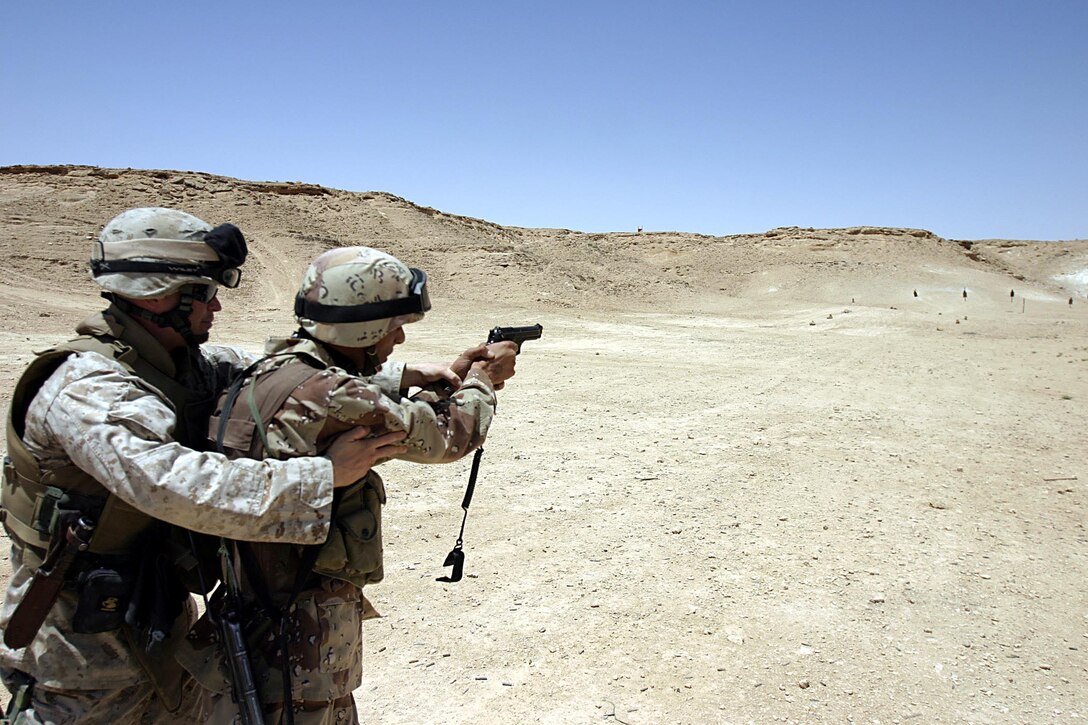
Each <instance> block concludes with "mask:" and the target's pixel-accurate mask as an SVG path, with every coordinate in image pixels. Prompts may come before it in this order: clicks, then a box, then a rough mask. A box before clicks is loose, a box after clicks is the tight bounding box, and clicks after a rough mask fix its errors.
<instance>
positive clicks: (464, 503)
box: [436, 324, 544, 584]
mask: <svg viewBox="0 0 1088 725" xmlns="http://www.w3.org/2000/svg"><path fill="white" fill-rule="evenodd" d="M543 334H544V327H543V325H539V324H538V325H528V326H526V327H492V328H491V332H489V333H488V335H487V344H488V345H491V344H493V343H496V342H512V343H514V344H515V345H517V346H518V352H519V353H520V352H521V344H522V343H523V342H527V341H529V340H539V339H540V337H541V335H543ZM483 455H484V449H483V447H482V446H481V447H480V448H477V449H476V455H475V457H474V458H473V459H472V472H471V473H470V474H469V477H468V486H466V487H465V497H464V498H463V499H462V500H461V508H462V509H464V510H465V515H464V516H463V517H462V518H461V532H460V533H459V534H457V543H456V544H454V545H453V549H452V550H451V551H450V553H448V554H446V559H445V561H443V562H442V566H452V567H453V570H452V571H451V572H450V574H449V576H440V577H438V579H437V580H436V581H440V582H445V583H446V584H453V583H454V582H459V581H461V577H462V576H464V573H465V551H464V538H465V522H466V521H468V507H469V504H471V503H472V494H473V492H474V491H475V490H476V475H477V474H478V473H479V472H480V459H481V458H482V457H483Z"/></svg>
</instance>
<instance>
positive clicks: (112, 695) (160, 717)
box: [0, 669, 202, 725]
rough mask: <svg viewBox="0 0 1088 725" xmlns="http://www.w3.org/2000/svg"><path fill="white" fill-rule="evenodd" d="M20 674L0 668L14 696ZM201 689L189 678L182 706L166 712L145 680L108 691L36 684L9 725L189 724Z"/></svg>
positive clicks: (194, 716)
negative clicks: (56, 688)
mask: <svg viewBox="0 0 1088 725" xmlns="http://www.w3.org/2000/svg"><path fill="white" fill-rule="evenodd" d="M20 674H21V673H16V672H14V671H12V670H7V669H3V670H0V677H2V678H3V681H4V685H5V686H6V687H7V688H8V690H9V691H10V692H11V693H12V695H13V696H14V695H15V694H16V692H17V690H18V689H19V687H20V685H21V684H22V683H21V681H20V677H19V675H20ZM201 701H202V688H201V687H200V686H199V685H198V684H197V682H196V680H195V679H193V678H192V677H187V680H186V682H185V683H184V684H183V685H182V701H181V707H180V708H178V710H177V712H175V713H168V712H166V710H165V709H164V708H163V706H162V702H161V701H160V700H159V698H158V697H157V696H156V695H155V691H154V689H153V688H152V687H151V685H150V684H149V683H147V682H143V683H139V684H135V685H129V686H128V687H119V688H116V689H111V690H54V689H51V688H46V687H42V686H41V685H39V684H35V685H34V686H33V688H32V690H31V695H30V701H29V703H28V705H29V707H28V708H27V709H24V710H22V711H21V712H18V713H11V719H10V721H9V722H10V723H11V725H46V724H48V725H69V724H73V725H74V724H75V723H79V724H80V725H96V724H97V723H101V724H102V725H151V724H152V723H154V724H155V725H158V724H159V723H162V724H164V725H165V724H168V723H169V724H173V723H177V724H178V725H183V724H184V725H191V723H194V722H200V720H199V719H198V715H199V713H200V706H201Z"/></svg>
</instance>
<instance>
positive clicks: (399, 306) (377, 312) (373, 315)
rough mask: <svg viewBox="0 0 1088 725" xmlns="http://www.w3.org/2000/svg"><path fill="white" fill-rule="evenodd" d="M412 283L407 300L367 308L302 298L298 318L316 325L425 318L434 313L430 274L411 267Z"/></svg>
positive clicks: (374, 303)
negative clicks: (428, 279) (419, 316)
mask: <svg viewBox="0 0 1088 725" xmlns="http://www.w3.org/2000/svg"><path fill="white" fill-rule="evenodd" d="M411 270H412V282H411V283H410V284H409V285H408V296H407V297H399V298H397V299H395V300H383V301H381V302H370V303H367V304H365V305H350V306H346V307H341V306H338V305H323V304H321V303H320V302H311V301H310V300H307V299H305V298H304V297H302V296H298V297H295V315H296V316H298V317H304V318H306V319H307V320H313V321H314V322H332V323H337V322H371V321H373V320H385V319H389V318H392V317H398V316H400V315H412V314H422V313H424V312H426V311H427V310H429V309H431V297H430V295H429V294H428V293H427V273H426V272H424V271H423V270H422V269H416V268H415V267H411Z"/></svg>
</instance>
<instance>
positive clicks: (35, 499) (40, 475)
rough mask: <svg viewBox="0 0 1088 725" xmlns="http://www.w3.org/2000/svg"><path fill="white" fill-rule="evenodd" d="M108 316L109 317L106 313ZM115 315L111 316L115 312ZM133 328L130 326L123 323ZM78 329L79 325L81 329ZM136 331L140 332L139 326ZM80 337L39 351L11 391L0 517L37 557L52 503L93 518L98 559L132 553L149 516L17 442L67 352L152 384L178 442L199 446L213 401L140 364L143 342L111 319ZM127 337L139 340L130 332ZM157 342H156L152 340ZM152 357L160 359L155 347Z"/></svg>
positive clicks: (73, 468) (75, 471)
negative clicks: (95, 357) (111, 364)
mask: <svg viewBox="0 0 1088 725" xmlns="http://www.w3.org/2000/svg"><path fill="white" fill-rule="evenodd" d="M110 314H111V315H113V314H116V313H113V311H111V312H110ZM118 316H119V315H118ZM129 324H130V325H135V324H137V323H135V322H134V321H130V322H129ZM83 327H86V326H83ZM141 330H142V329H141ZM87 331H88V332H89V333H90V334H84V335H81V336H80V337H77V338H75V339H73V340H70V341H69V342H67V343H65V344H63V345H60V346H58V347H55V348H52V349H50V350H46V351H45V352H43V353H40V354H39V355H38V356H37V357H36V358H35V359H34V361H33V362H31V364H30V366H29V367H28V368H27V370H26V371H25V372H24V373H23V375H22V377H21V378H20V379H19V382H18V383H17V384H16V386H15V391H14V393H13V394H12V400H11V408H10V409H9V412H8V420H7V449H8V457H7V458H6V459H5V461H4V483H3V486H2V488H0V516H2V517H3V520H4V527H5V529H6V530H7V533H8V535H9V536H10V537H11V539H12V540H13V541H14V542H16V543H17V544H20V545H22V546H23V547H24V548H27V547H30V548H31V549H35V550H37V551H36V552H35V553H37V554H39V556H40V554H41V552H43V551H44V550H45V549H46V548H47V547H48V545H49V539H50V536H51V534H52V531H51V527H52V526H53V525H54V524H55V517H54V516H53V511H54V509H55V508H56V507H58V506H67V507H70V508H78V509H80V510H81V511H83V510H85V509H87V510H88V511H87V512H88V513H91V514H92V515H94V517H95V518H96V519H97V521H98V525H97V527H96V529H95V532H94V536H93V538H92V539H91V543H90V548H89V551H90V552H91V553H92V554H100V555H124V554H129V553H132V549H133V545H134V542H135V541H136V540H137V539H138V537H139V536H140V535H141V534H142V533H144V532H145V531H146V530H147V529H148V528H149V527H150V526H151V524H152V522H153V521H154V519H153V518H152V517H150V516H148V515H147V514H145V513H143V512H141V511H139V510H137V509H135V508H133V507H132V506H130V505H128V504H127V503H125V502H124V501H122V500H121V499H120V498H119V497H117V496H114V495H111V494H110V492H109V490H107V489H106V488H105V487H104V486H103V485H102V484H101V483H99V482H98V481H97V480H96V479H95V478H94V477H93V476H91V475H90V474H88V473H86V472H84V471H83V470H81V469H79V468H77V467H76V466H75V465H74V464H69V465H66V466H63V467H61V468H57V469H52V470H43V469H42V468H41V467H40V466H39V465H38V461H37V460H36V459H35V458H34V456H33V455H32V454H31V453H30V451H29V450H27V448H26V446H25V445H24V443H23V440H22V439H23V435H24V434H25V431H26V414H27V411H28V409H29V408H30V403H31V401H32V400H33V399H34V396H35V395H37V393H38V391H39V389H40V388H41V386H42V385H43V384H44V383H45V381H46V380H47V379H48V378H49V377H50V376H51V375H52V374H53V373H54V372H56V370H57V368H58V367H60V365H61V363H63V362H64V361H65V360H66V359H67V358H68V356H69V355H72V354H73V353H76V352H95V353H98V354H100V355H102V356H104V357H107V358H110V359H111V360H114V361H116V362H117V363H119V364H120V365H121V366H122V367H124V368H125V369H126V370H128V371H129V372H130V373H132V374H133V375H136V376H137V377H139V378H140V379H141V380H143V381H144V382H146V383H148V384H149V385H151V386H153V387H154V388H155V389H156V390H158V391H159V393H160V394H161V395H162V397H163V398H164V399H165V400H167V401H169V402H170V404H172V405H173V407H174V409H175V411H177V423H176V425H175V429H174V436H173V437H174V439H175V440H177V441H178V442H179V443H181V444H182V445H186V446H189V447H195V448H198V449H200V448H203V444H204V439H205V437H206V431H207V423H206V421H207V416H208V415H209V414H210V413H211V408H212V405H213V403H214V399H213V398H212V397H211V395H210V394H208V395H207V397H206V398H203V399H200V398H199V396H197V395H194V392H195V391H193V390H191V389H189V388H188V387H186V386H184V385H182V384H181V383H179V382H178V381H177V380H175V379H173V378H171V377H170V376H169V375H167V374H166V373H164V372H163V371H161V370H160V369H158V368H157V367H155V366H154V365H152V364H151V363H150V362H148V360H147V358H146V356H147V353H148V350H141V349H140V347H142V346H148V344H149V343H147V342H141V341H140V340H139V339H137V340H136V341H135V342H134V343H130V342H129V341H128V340H127V339H119V338H118V337H115V336H114V335H116V334H120V335H123V336H124V337H125V338H128V337H129V336H128V335H125V330H124V328H123V327H122V325H121V324H120V323H119V322H118V320H116V319H113V320H111V319H109V316H106V317H104V318H103V319H102V320H100V321H99V323H98V324H96V325H93V326H91V327H90V328H89V329H88V330H87ZM135 337H137V338H138V337H139V336H138V335H136V336H135ZM155 344H157V343H155ZM156 353H157V354H160V355H161V354H163V353H164V351H162V350H161V349H160V350H158V351H156Z"/></svg>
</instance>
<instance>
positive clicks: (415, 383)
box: [400, 363, 468, 388]
mask: <svg viewBox="0 0 1088 725" xmlns="http://www.w3.org/2000/svg"><path fill="white" fill-rule="evenodd" d="M465 372H468V368H467V367H466V368H465ZM440 380H444V381H446V382H447V383H449V384H450V385H452V386H453V387H454V388H458V387H460V385H461V376H460V375H458V374H457V373H456V372H454V370H453V369H452V368H451V367H450V366H449V365H446V364H445V363H410V364H408V365H405V366H404V373H403V374H402V375H401V379H400V384H401V385H402V386H403V387H405V388H423V387H426V386H427V385H430V384H431V383H436V382H438V381H440Z"/></svg>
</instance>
